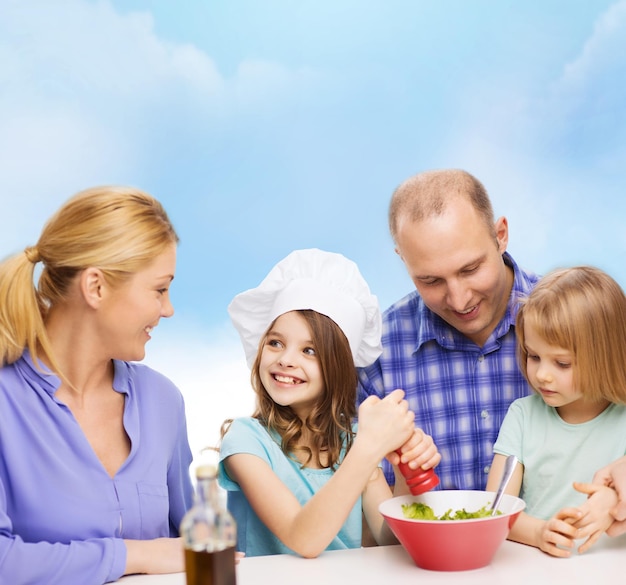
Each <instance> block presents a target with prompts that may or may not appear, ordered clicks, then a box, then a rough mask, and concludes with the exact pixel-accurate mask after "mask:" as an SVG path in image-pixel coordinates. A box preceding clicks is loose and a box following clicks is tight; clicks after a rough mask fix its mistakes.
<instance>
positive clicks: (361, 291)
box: [228, 248, 382, 368]
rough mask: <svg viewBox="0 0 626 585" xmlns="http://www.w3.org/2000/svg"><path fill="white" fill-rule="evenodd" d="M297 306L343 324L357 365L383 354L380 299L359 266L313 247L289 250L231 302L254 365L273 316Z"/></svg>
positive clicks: (231, 315)
mask: <svg viewBox="0 0 626 585" xmlns="http://www.w3.org/2000/svg"><path fill="white" fill-rule="evenodd" d="M298 309H312V310H314V311H317V312H318V313H321V314H323V315H326V316H327V317H330V318H331V319H332V320H333V321H334V322H335V323H336V324H337V325H339V327H340V328H341V330H342V331H343V333H344V335H345V336H346V337H347V339H348V342H349V344H350V349H351V350H352V357H353V358H354V363H355V365H356V366H357V367H362V366H367V365H369V364H371V363H373V362H374V361H375V360H376V359H377V358H378V356H379V355H380V354H381V353H382V346H381V343H380V336H381V329H382V320H381V316H380V308H379V305H378V299H377V298H376V296H374V295H373V294H372V293H371V292H370V289H369V287H368V285H367V282H365V279H364V278H363V276H361V273H360V272H359V269H358V267H357V265H356V264H355V263H354V262H352V261H351V260H348V259H347V258H346V257H345V256H342V255H341V254H335V253H332V252H324V251H323V250H318V249H316V248H311V249H307V250H296V251H294V252H292V253H291V254H289V255H288V256H287V257H286V258H284V259H283V260H281V261H280V262H279V263H278V264H276V266H274V268H272V270H271V271H270V272H269V274H268V275H267V276H266V277H265V279H264V280H263V281H262V282H261V284H259V286H257V287H256V288H252V289H249V290H247V291H244V292H242V293H240V294H238V295H237V296H236V297H235V298H234V299H233V300H232V302H231V303H230V305H229V306H228V313H229V314H230V318H231V320H232V322H233V325H234V326H235V328H236V329H237V331H238V332H239V336H240V337H241V341H242V343H243V349H244V351H245V354H246V361H247V362H248V366H249V367H250V368H251V367H252V365H253V364H254V359H255V357H256V354H257V351H258V348H259V342H260V341H261V337H262V336H263V335H264V334H265V332H266V331H267V328H268V327H269V326H270V324H271V323H272V322H273V321H274V319H276V318H277V317H279V316H280V315H282V314H283V313H287V312H289V311H295V310H298Z"/></svg>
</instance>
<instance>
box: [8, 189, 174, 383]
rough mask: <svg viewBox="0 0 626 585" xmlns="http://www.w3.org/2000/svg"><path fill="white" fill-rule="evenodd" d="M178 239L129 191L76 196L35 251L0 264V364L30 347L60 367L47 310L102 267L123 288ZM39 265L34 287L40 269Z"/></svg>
mask: <svg viewBox="0 0 626 585" xmlns="http://www.w3.org/2000/svg"><path fill="white" fill-rule="evenodd" d="M177 242H178V236H177V235H176V232H175V231H174V228H173V226H172V224H171V222H170V220H169V218H168V216H167V214H166V212H165V210H164V209H163V207H162V205H161V204H160V203H159V202H158V201H157V200H156V199H154V197H152V196H150V195H148V194H147V193H144V192H142V191H140V190H139V189H135V188H132V187H95V188H92V189H87V190H85V191H81V192H80V193H77V194H76V195H75V196H74V197H72V198H71V199H69V200H68V201H67V202H66V203H65V204H64V205H63V206H62V207H61V208H60V209H59V210H58V211H57V212H56V213H55V214H54V215H53V216H52V217H51V218H50V219H49V220H48V222H47V223H46V225H45V226H44V229H43V231H42V233H41V236H40V237H39V241H38V242H37V244H36V245H35V246H30V247H28V248H26V249H25V250H24V252H22V253H20V254H16V255H15V256H13V257H10V258H8V259H7V260H5V261H3V262H2V263H1V264H0V365H5V364H10V363H13V362H14V361H16V360H17V359H18V358H19V357H20V356H21V355H22V353H23V352H24V350H25V349H26V348H28V350H29V351H30V353H31V355H32V357H33V361H34V363H37V358H38V354H39V352H41V353H42V354H43V355H44V356H46V357H47V358H48V361H49V362H50V365H51V366H52V369H53V371H57V372H58V367H57V364H56V361H55V358H54V355H53V351H52V348H51V347H50V341H49V339H48V336H47V334H46V328H45V319H46V315H47V313H48V310H49V309H50V307H52V306H54V305H55V303H58V302H59V301H62V300H64V299H66V298H67V295H68V291H69V287H70V283H71V282H72V281H73V279H74V278H75V277H76V276H77V275H78V274H79V273H80V272H82V271H83V270H84V269H86V268H88V267H97V268H99V269H100V270H101V271H102V273H103V274H104V277H105V278H106V279H107V281H108V282H110V283H111V285H112V286H119V285H120V284H121V283H123V282H124V281H125V280H127V279H128V278H130V277H131V276H132V275H133V274H134V273H136V272H137V271H138V270H140V269H142V268H143V267H145V266H147V265H148V264H149V263H150V262H151V261H152V260H154V259H155V258H156V257H157V256H158V255H159V254H161V253H162V252H163V251H164V250H165V249H166V248H167V246H169V245H171V244H172V243H177ZM38 262H41V263H42V271H41V275H40V276H39V280H38V283H37V286H36V287H35V284H34V275H35V266H36V264H37V263H38Z"/></svg>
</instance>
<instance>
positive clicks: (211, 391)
mask: <svg viewBox="0 0 626 585" xmlns="http://www.w3.org/2000/svg"><path fill="white" fill-rule="evenodd" d="M177 328H178V331H179V332H180V333H174V334H171V335H170V334H168V333H166V332H165V331H159V330H158V329H157V330H156V331H157V333H156V335H155V339H153V340H152V341H151V342H150V345H149V346H148V349H147V355H146V358H145V360H144V363H145V364H147V365H149V366H151V367H153V368H154V369H156V370H158V371H159V372H161V373H163V374H165V375H166V376H167V377H168V378H170V379H171V380H172V381H173V382H174V383H175V384H176V385H177V386H178V388H179V389H180V390H181V392H182V394H183V396H184V398H185V406H186V411H187V425H188V433H189V442H190V444H191V448H192V451H193V454H194V457H195V456H197V455H198V453H199V452H200V450H201V449H202V448H204V447H207V446H216V445H217V444H218V441H219V436H220V427H221V425H222V423H223V422H224V420H226V419H229V418H235V417H238V416H250V415H251V414H252V411H253V410H254V393H253V391H252V388H251V386H250V370H249V369H248V367H247V365H246V362H245V359H244V357H243V350H242V348H241V344H240V343H239V340H238V338H237V337H236V334H235V333H234V332H233V330H232V328H229V327H224V328H223V329H218V330H214V331H211V332H208V333H207V335H206V336H204V335H202V336H200V335H197V334H194V333H193V328H191V327H186V326H185V325H184V324H183V325H182V326H181V325H180V324H179V325H178V326H177ZM183 331H184V333H183ZM208 339H210V340H211V341H210V342H209V341H207V340H208Z"/></svg>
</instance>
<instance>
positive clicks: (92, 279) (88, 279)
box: [80, 267, 106, 309]
mask: <svg viewBox="0 0 626 585" xmlns="http://www.w3.org/2000/svg"><path fill="white" fill-rule="evenodd" d="M105 288H106V282H105V280H104V275H103V274H102V271H101V270H100V269H99V268H93V267H89V268H85V270H83V271H82V273H81V275H80V292H81V294H82V295H83V298H84V299H85V301H86V302H87V304H88V305H89V306H90V307H92V308H94V309H97V308H98V307H99V306H100V303H101V302H102V299H103V298H104V293H105Z"/></svg>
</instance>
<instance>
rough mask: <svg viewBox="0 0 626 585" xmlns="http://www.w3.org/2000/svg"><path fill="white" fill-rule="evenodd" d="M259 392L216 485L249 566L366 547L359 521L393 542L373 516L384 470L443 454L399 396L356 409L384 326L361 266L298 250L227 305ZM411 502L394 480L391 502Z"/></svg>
mask: <svg viewBox="0 0 626 585" xmlns="http://www.w3.org/2000/svg"><path fill="white" fill-rule="evenodd" d="M228 310H229V314H230V316H231V319H232V322H233V324H234V325H235V327H236V329H237V330H238V332H239V335H240V337H241V341H242V343H243V347H244V351H245V354H246V359H247V362H248V366H249V367H250V368H251V372H252V374H251V379H252V385H253V388H254V391H255V393H256V398H257V400H256V410H255V413H254V415H253V416H252V417H249V418H238V419H235V420H234V421H232V423H231V424H230V426H229V427H228V429H227V431H226V432H225V434H224V436H223V439H222V444H221V447H220V483H221V485H222V486H223V487H224V488H225V489H226V490H227V491H228V505H229V508H230V511H231V512H232V514H233V516H234V517H235V520H236V521H237V527H238V547H237V548H238V550H240V551H242V552H244V553H245V554H246V555H247V556H255V555H267V554H279V553H291V554H294V553H295V554H299V555H301V556H304V557H315V556H317V555H319V554H320V553H321V552H322V551H324V550H327V549H340V548H355V547H360V546H361V536H362V530H363V527H362V518H363V517H365V519H366V521H367V524H368V527H369V530H370V531H371V534H372V535H373V537H374V538H375V539H376V541H377V542H378V543H379V544H388V543H393V542H396V541H395V538H394V536H393V535H392V533H391V531H390V530H389V529H388V528H387V527H386V524H385V522H384V519H383V517H382V516H381V515H380V513H379V512H378V505H379V504H380V503H381V502H382V501H383V500H385V499H388V498H390V497H391V496H392V493H391V490H390V488H389V486H388V484H387V482H386V481H385V478H384V476H383V474H382V472H381V470H380V468H379V464H380V462H381V460H382V459H383V458H384V457H385V456H388V458H389V460H390V461H391V462H392V463H394V464H398V463H399V461H400V457H399V456H398V454H396V453H395V450H396V449H401V452H402V462H403V463H404V462H409V465H410V466H411V467H413V468H417V467H422V468H423V469H430V468H432V467H434V466H435V465H437V464H438V463H439V460H440V455H439V453H438V451H437V448H436V447H435V445H434V443H433V441H432V438H431V437H430V436H428V435H425V434H424V433H423V432H422V431H421V430H419V429H415V428H414V424H413V419H414V416H413V413H412V412H411V411H409V410H408V404H407V402H406V401H405V400H404V393H403V392H402V391H401V390H396V391H395V392H393V393H391V394H390V395H388V396H387V397H385V398H384V399H383V400H380V399H378V398H377V397H374V396H371V397H369V398H368V399H367V400H365V401H364V402H363V403H362V404H361V406H360V407H359V409H358V431H357V427H356V425H354V420H355V418H356V416H357V411H356V389H357V376H356V369H355V366H366V365H368V364H370V363H372V362H373V361H374V360H375V359H376V358H377V357H378V356H379V355H380V353H381V347H380V332H381V317H380V311H379V307H378V301H377V299H376V297H375V296H374V295H372V294H371V293H370V290H369V288H368V286H367V283H366V282H365V280H364V279H363V277H362V276H361V274H360V273H359V270H358V268H357V266H356V265H355V264H354V263H353V262H351V261H350V260H348V259H346V258H345V257H344V256H342V255H340V254H333V253H329V252H324V251H321V250H317V249H309V250H298V251H295V252H292V253H291V254H289V255H288V256H287V257H286V258H285V259H283V260H282V261H281V262H279V263H278V264H277V265H276V266H275V267H274V268H273V269H272V270H271V271H270V273H269V274H268V276H267V277H266V278H265V279H264V280H263V282H261V284H260V285H259V286H258V287H256V288H254V289H251V290H247V291H245V292H243V293H241V294H239V295H237V296H236V297H235V298H234V299H233V301H232V302H231V304H230V306H229V307H228ZM402 492H404V493H408V488H407V486H406V483H405V482H404V481H403V478H402V475H401V474H399V473H398V483H397V484H396V494H398V493H402Z"/></svg>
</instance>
